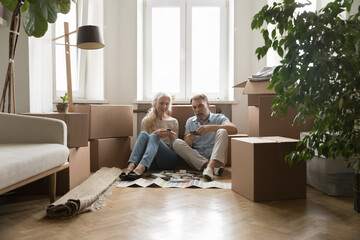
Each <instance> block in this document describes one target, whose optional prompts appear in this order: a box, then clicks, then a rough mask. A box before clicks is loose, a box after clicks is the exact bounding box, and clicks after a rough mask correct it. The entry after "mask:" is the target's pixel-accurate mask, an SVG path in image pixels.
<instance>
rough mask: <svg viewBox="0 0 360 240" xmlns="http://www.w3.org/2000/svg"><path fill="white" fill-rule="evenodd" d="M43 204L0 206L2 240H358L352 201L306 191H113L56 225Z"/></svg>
mask: <svg viewBox="0 0 360 240" xmlns="http://www.w3.org/2000/svg"><path fill="white" fill-rule="evenodd" d="M229 179H230V173H229V170H227V171H226V174H225V176H224V177H223V180H224V181H229ZM2 198H4V197H2ZM47 204H48V199H47V197H45V196H41V197H39V196H37V197H28V198H27V199H26V198H25V197H21V199H20V197H11V199H7V200H6V199H2V202H1V203H0V239H1V240H7V239H19V240H25V239H26V240H28V239H76V240H77V239H96V240H98V239H111V240H113V239H127V240H128V239H164V240H165V239H187V240H192V239H194V240H195V239H196V240H197V239H236V240H238V239H251V240H252V239H276V240H278V239H336V240H338V239H349V240H350V239H351V240H353V239H360V214H358V213H356V212H355V211H354V210H353V202H352V197H329V196H326V195H324V194H322V193H321V192H319V191H317V190H315V189H313V188H311V187H308V189H307V199H300V200H287V201H273V202H266V203H254V202H252V201H249V200H247V199H246V198H244V197H242V196H240V195H238V194H236V193H235V192H233V191H231V190H222V189H207V190H205V189H196V188H192V189H162V188H114V189H113V191H112V194H111V195H110V196H107V197H106V206H105V207H104V208H103V209H101V210H99V211H95V212H88V213H84V214H81V215H79V216H76V217H74V218H71V219H60V220H52V219H48V218H46V217H45V211H44V207H45V206H46V205H47Z"/></svg>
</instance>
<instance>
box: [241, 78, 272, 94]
mask: <svg viewBox="0 0 360 240" xmlns="http://www.w3.org/2000/svg"><path fill="white" fill-rule="evenodd" d="M269 84H270V82H269V81H245V82H242V83H239V84H237V85H235V86H234V88H244V92H243V94H244V95H250V94H275V90H274V89H272V90H269V89H267V88H268V87H269Z"/></svg>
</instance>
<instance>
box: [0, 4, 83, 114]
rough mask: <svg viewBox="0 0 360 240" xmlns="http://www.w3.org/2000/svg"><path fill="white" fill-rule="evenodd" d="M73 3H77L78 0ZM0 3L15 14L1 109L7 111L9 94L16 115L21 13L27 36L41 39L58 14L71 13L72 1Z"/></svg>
mask: <svg viewBox="0 0 360 240" xmlns="http://www.w3.org/2000/svg"><path fill="white" fill-rule="evenodd" d="M72 1H73V2H76V0H72ZM0 2H1V3H2V4H3V5H4V6H5V7H6V8H7V9H9V10H10V11H12V12H13V14H12V17H11V23H10V33H9V65H8V69H7V73H6V78H5V82H4V88H3V92H2V98H1V102H0V108H1V111H2V112H4V111H5V106H6V94H8V112H14V113H15V94H14V85H15V84H14V60H15V50H16V45H17V40H18V37H19V32H20V26H21V13H23V14H24V15H25V16H24V18H23V19H22V25H23V26H24V29H25V32H26V34H27V35H28V36H34V37H37V38H39V37H42V36H43V35H44V34H45V33H46V31H47V29H48V23H55V22H56V19H57V14H58V13H63V14H67V13H68V12H69V11H70V6H71V2H70V0H0Z"/></svg>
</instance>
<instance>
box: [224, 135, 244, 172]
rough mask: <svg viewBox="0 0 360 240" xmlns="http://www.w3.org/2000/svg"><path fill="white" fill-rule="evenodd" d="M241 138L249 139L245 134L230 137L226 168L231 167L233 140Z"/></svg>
mask: <svg viewBox="0 0 360 240" xmlns="http://www.w3.org/2000/svg"><path fill="white" fill-rule="evenodd" d="M240 137H248V135H247V134H245V133H237V134H232V135H229V136H228V150H227V161H226V166H231V139H232V138H240Z"/></svg>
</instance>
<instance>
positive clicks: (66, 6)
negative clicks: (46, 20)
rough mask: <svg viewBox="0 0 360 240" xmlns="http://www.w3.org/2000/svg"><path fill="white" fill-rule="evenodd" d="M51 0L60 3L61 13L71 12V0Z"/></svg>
mask: <svg viewBox="0 0 360 240" xmlns="http://www.w3.org/2000/svg"><path fill="white" fill-rule="evenodd" d="M49 1H54V2H56V3H57V4H58V6H59V12H60V13H62V14H67V13H68V12H70V7H71V2H70V0H62V1H60V2H59V1H58V0H49Z"/></svg>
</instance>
